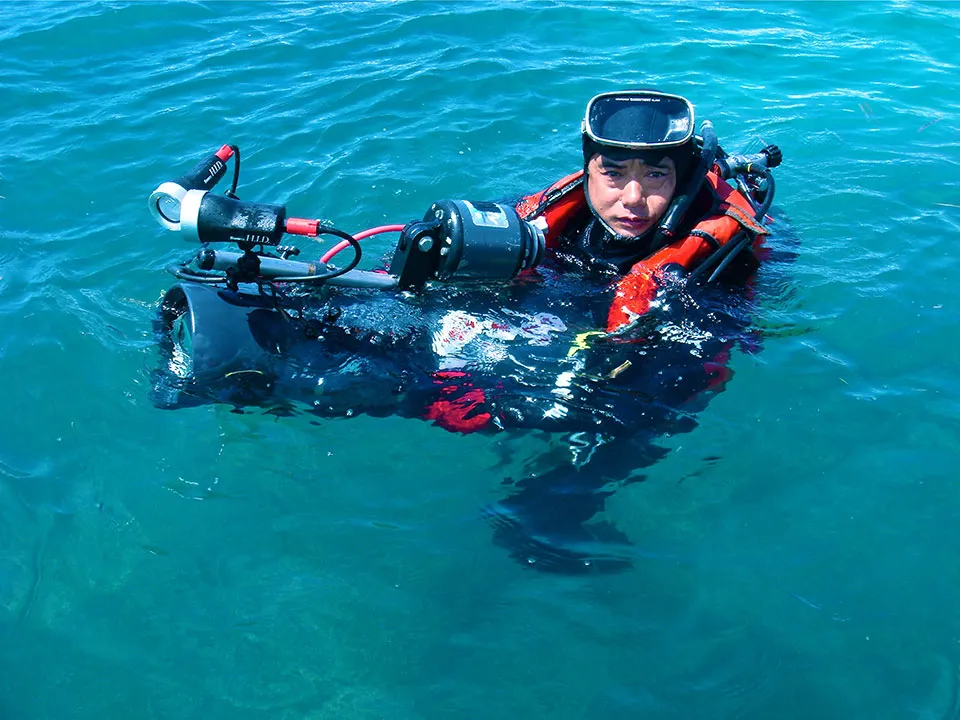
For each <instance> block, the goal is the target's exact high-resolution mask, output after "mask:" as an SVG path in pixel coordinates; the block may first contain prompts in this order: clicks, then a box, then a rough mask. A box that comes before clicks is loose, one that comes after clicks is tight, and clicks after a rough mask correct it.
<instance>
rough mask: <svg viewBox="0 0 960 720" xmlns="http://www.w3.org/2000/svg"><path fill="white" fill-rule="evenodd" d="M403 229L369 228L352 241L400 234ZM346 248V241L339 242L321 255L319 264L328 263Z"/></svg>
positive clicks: (355, 236) (347, 244)
mask: <svg viewBox="0 0 960 720" xmlns="http://www.w3.org/2000/svg"><path fill="white" fill-rule="evenodd" d="M403 228H404V226H403V225H381V226H379V227H375V228H370V229H369V230H364V231H363V232H361V233H357V234H356V235H354V236H353V239H354V240H363V239H364V238H368V237H370V236H371V235H380V234H382V233H388V232H400V231H401V230H403ZM348 247H350V243H349V242H347V241H346V240H341V241H340V242H338V243H337V244H336V245H334V246H333V247H332V248H330V249H329V250H327V251H326V252H325V253H324V254H323V255H321V256H320V262H322V263H324V264H326V263H328V262H330V259H331V258H332V257H333V256H334V255H336V254H337V253H338V252H340V251H341V250H344V249H345V248H348Z"/></svg>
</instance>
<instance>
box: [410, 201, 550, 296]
mask: <svg viewBox="0 0 960 720" xmlns="http://www.w3.org/2000/svg"><path fill="white" fill-rule="evenodd" d="M429 220H437V221H439V222H440V223H441V227H442V232H441V237H440V239H439V240H440V249H439V260H438V265H437V269H436V277H437V279H439V280H458V279H463V280H489V279H500V278H502V279H509V278H512V277H514V276H515V275H517V274H518V273H520V272H521V271H523V270H527V269H529V268H532V267H534V266H536V265H537V264H538V263H539V262H540V260H541V259H542V258H543V251H544V238H543V234H542V233H541V232H540V231H539V230H538V229H537V228H535V227H534V226H533V225H531V224H530V223H528V222H526V221H524V220H521V219H520V216H519V215H517V212H516V210H514V209H513V208H512V207H510V206H509V205H501V204H500V203H493V202H472V201H469V200H441V201H440V202H436V203H434V204H433V205H431V206H430V209H429V210H428V211H427V213H426V215H425V216H424V221H429Z"/></svg>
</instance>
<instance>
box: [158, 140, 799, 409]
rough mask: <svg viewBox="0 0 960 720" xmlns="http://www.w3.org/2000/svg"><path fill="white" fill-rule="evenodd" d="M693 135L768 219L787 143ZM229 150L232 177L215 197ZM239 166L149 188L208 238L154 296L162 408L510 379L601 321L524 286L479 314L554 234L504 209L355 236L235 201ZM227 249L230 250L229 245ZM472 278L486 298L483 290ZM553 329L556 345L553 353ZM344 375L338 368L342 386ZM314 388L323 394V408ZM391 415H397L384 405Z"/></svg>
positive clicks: (233, 154) (345, 401)
mask: <svg viewBox="0 0 960 720" xmlns="http://www.w3.org/2000/svg"><path fill="white" fill-rule="evenodd" d="M697 140H698V145H699V147H700V148H701V157H702V161H701V165H703V166H706V167H716V168H718V169H719V171H720V172H721V174H722V176H723V177H724V178H727V179H730V180H731V181H732V182H735V183H736V184H737V186H738V187H739V189H740V190H741V192H743V193H744V194H745V196H746V197H748V198H749V200H750V202H751V204H752V205H753V206H754V209H755V210H756V216H757V218H762V217H763V216H764V215H765V213H766V212H767V210H768V209H769V207H770V204H771V202H772V199H773V194H774V184H773V176H772V174H771V173H770V169H771V168H772V167H775V166H776V165H777V164H779V162H780V154H779V150H778V149H776V148H775V147H774V146H768V147H767V148H764V150H763V151H761V152H760V153H758V154H755V155H740V156H737V155H731V156H727V155H726V154H725V153H723V151H722V150H720V149H719V148H718V146H717V144H716V136H715V135H714V134H713V131H712V126H711V125H709V123H708V122H704V124H703V126H702V136H698V138H697ZM231 160H232V162H233V180H232V183H231V187H230V189H229V190H227V191H226V192H225V193H223V194H222V195H221V194H215V193H214V192H213V190H214V188H215V187H216V186H217V184H218V183H219V182H220V181H221V180H222V179H223V178H224V177H225V176H226V174H227V171H228V167H229V163H230V161H231ZM239 172H240V151H239V148H237V147H236V146H234V145H223V146H222V147H221V148H219V149H218V150H217V151H216V152H215V153H212V154H211V155H210V156H208V157H207V158H205V159H203V160H202V161H200V162H199V163H198V164H197V165H196V166H195V167H194V168H193V169H192V170H191V171H190V172H188V173H186V174H185V175H183V176H182V177H180V178H178V179H176V180H174V181H168V182H164V183H162V184H161V185H160V186H159V187H157V189H156V190H155V191H154V192H153V193H152V194H151V195H150V198H149V208H150V211H151V213H152V214H153V216H154V218H155V219H156V220H157V221H158V223H159V224H160V225H161V226H162V227H164V228H165V229H167V230H170V231H174V232H179V233H180V234H181V235H182V236H183V237H184V238H185V239H187V240H189V241H193V242H196V243H198V244H199V245H200V249H199V251H198V252H197V253H196V254H195V255H194V256H193V257H191V258H190V259H189V260H188V261H187V262H184V263H182V264H180V265H177V266H174V267H171V268H169V270H170V272H171V273H172V274H173V275H174V276H175V277H176V278H177V280H178V282H177V283H176V284H175V285H174V286H173V287H172V288H170V289H169V290H168V291H167V292H166V293H165V294H164V296H163V298H162V300H161V304H160V312H159V316H158V326H157V330H158V335H159V344H160V349H161V354H162V356H163V357H162V363H161V369H160V371H159V376H158V378H157V382H156V383H155V386H154V392H153V394H154V402H155V403H156V404H158V405H159V406H161V407H171V408H173V407H181V406H188V405H195V404H199V403H204V402H210V401H223V402H229V403H234V404H264V403H266V402H269V398H270V397H274V396H277V395H280V396H284V395H287V396H292V397H293V398H294V399H304V400H305V401H307V402H309V403H310V404H311V405H313V406H318V405H323V406H324V408H323V409H324V410H325V411H326V412H328V413H330V414H333V415H337V414H340V413H341V412H343V413H345V414H351V412H352V410H351V408H353V407H355V406H357V404H358V403H357V401H356V399H355V398H353V397H351V395H352V394H353V393H354V390H353V389H352V388H354V387H355V385H356V383H353V384H352V385H351V383H349V382H347V381H345V380H344V377H343V376H344V373H345V371H346V372H347V374H349V373H350V372H352V373H353V374H354V380H357V379H358V378H359V377H360V376H364V379H363V387H364V389H365V390H367V391H369V394H370V395H373V394H376V393H377V392H379V391H380V390H382V391H383V392H384V393H385V394H386V395H388V396H389V395H393V396H396V395H398V394H399V393H400V391H399V390H398V389H397V388H398V387H399V386H403V385H404V384H409V383H410V380H409V374H410V367H413V368H416V371H415V372H419V373H420V374H421V375H422V376H423V378H425V379H423V378H421V380H422V382H421V384H424V385H426V386H427V387H428V389H430V387H429V386H430V385H431V383H432V382H433V381H434V380H433V379H434V378H435V377H436V375H437V373H448V372H451V371H458V370H461V369H462V368H464V367H465V366H470V367H471V368H472V369H474V370H475V369H476V368H477V367H481V368H483V369H486V370H487V371H489V372H492V373H493V374H495V375H499V376H501V377H502V376H503V375H505V374H507V371H506V370H505V369H504V368H503V367H495V366H496V363H497V361H499V360H501V359H502V358H503V356H504V354H507V355H509V356H510V357H511V358H512V360H513V361H514V362H515V365H514V366H512V367H513V368H514V369H515V368H516V367H524V366H526V365H527V363H526V361H525V360H524V358H523V357H522V352H518V347H528V348H531V352H532V353H534V354H536V356H537V357H536V359H537V360H540V361H542V360H543V359H544V358H545V357H547V359H548V360H551V359H552V360H553V361H555V362H557V363H559V364H560V365H563V364H564V362H565V358H566V357H568V356H569V354H570V352H569V347H570V340H569V338H568V339H567V340H566V341H559V336H561V335H563V334H567V335H570V334H575V335H576V334H577V331H578V330H585V329H587V328H590V327H592V328H593V329H595V327H596V325H595V323H593V322H592V319H591V318H587V317H568V316H567V315H566V310H567V309H568V307H569V305H568V303H566V302H565V301H562V302H560V301H558V302H555V301H545V302H544V303H541V304H540V305H538V304H537V301H536V300H534V301H533V302H531V298H530V296H529V293H521V294H522V295H523V302H522V304H518V305H517V306H515V307H504V308H501V309H500V311H499V312H498V313H495V314H493V315H485V314H484V313H483V312H482V311H479V312H478V311H477V302H481V303H482V302H483V300H482V298H484V297H486V298H488V299H489V298H492V297H495V298H497V300H500V299H501V298H502V294H501V293H499V292H498V289H499V288H501V287H503V286H504V285H507V286H511V285H518V286H520V287H523V285H524V283H523V282H522V278H523V276H525V275H526V274H527V273H526V271H529V270H532V269H534V268H538V267H540V266H541V263H542V262H543V260H544V258H545V256H546V255H547V253H546V252H545V250H546V243H545V239H544V229H545V228H544V227H543V226H542V225H540V224H539V223H538V221H537V220H534V221H532V222H528V221H527V220H524V219H522V218H521V217H520V216H519V215H518V213H517V210H516V209H515V208H514V207H513V206H512V205H510V204H505V203H495V202H473V201H467V200H443V201H439V202H436V203H434V204H432V205H431V206H430V207H429V208H428V210H427V212H426V213H425V215H424V217H423V218H422V219H421V220H417V221H412V222H408V223H406V224H405V225H386V226H380V227H376V228H371V229H370V230H367V231H364V232H362V233H358V234H356V235H352V234H350V233H347V232H345V231H342V230H339V229H337V228H335V227H332V226H330V225H327V224H325V223H323V222H321V221H319V220H315V219H305V218H296V217H290V216H288V214H287V210H286V207H285V206H283V205H276V204H268V203H259V202H249V201H243V200H240V199H239V198H238V197H237V194H236V190H237V185H238V180H239ZM702 180H703V177H702V175H701V176H700V177H699V181H700V182H701V183H702ZM692 182H693V181H692ZM698 188H699V185H696V187H693V186H689V187H685V188H683V189H682V191H681V192H680V193H678V200H677V201H676V202H675V204H674V206H673V207H672V208H671V209H670V211H669V212H668V213H667V215H666V216H665V218H664V221H663V224H662V225H661V227H660V228H659V234H660V235H661V236H664V237H668V238H669V237H670V236H671V233H672V232H673V231H674V230H675V227H676V224H677V222H678V220H679V218H680V217H682V213H683V210H685V209H686V208H685V207H682V205H683V204H684V203H686V206H689V203H690V200H691V199H692V197H693V196H694V195H695V194H696V189H698ZM671 224H672V225H671ZM388 232H392V233H396V232H399V239H398V241H397V244H396V247H395V249H394V251H393V255H392V259H391V261H390V263H389V267H388V268H387V269H386V270H385V271H369V270H362V269H359V268H358V266H359V264H360V262H361V259H362V254H363V253H362V248H361V245H360V242H361V241H362V240H364V239H366V238H367V237H371V236H374V235H378V234H382V233H388ZM286 236H301V237H311V238H319V237H322V236H331V237H333V238H335V239H337V240H338V241H339V242H338V243H337V244H336V246H335V247H333V248H332V249H331V250H328V251H327V252H326V253H324V254H323V255H322V256H321V257H320V258H319V259H317V260H316V261H313V262H308V261H303V260H301V259H299V255H300V252H301V251H300V250H299V249H298V248H297V247H296V246H295V245H284V244H282V243H283V242H284V239H285V237H286ZM224 245H233V246H234V248H232V249H221V247H222V246H224ZM724 250H725V252H723V253H721V252H719V251H718V252H717V253H716V255H717V257H716V259H715V261H714V262H712V263H704V266H707V265H710V266H711V268H712V274H711V275H710V279H713V278H715V277H716V276H717V274H718V273H719V272H721V271H722V269H723V268H724V267H725V266H726V265H727V264H728V263H730V261H731V260H732V259H733V257H734V256H735V255H736V254H737V253H740V252H743V251H744V250H746V252H748V253H749V248H746V247H745V244H744V243H740V245H739V247H726V248H725V249H724ZM344 251H347V252H350V253H351V255H350V256H349V260H348V261H347V262H346V263H344V264H342V265H341V264H335V263H334V262H333V258H334V256H336V255H337V254H339V253H341V252H344ZM541 269H542V268H541ZM518 276H520V278H518ZM699 279H700V280H704V279H707V278H706V277H700V278H699ZM511 281H512V282H511ZM451 288H469V289H470V291H469V293H468V294H473V295H475V296H479V297H480V298H481V300H477V297H473V298H472V299H471V300H469V301H466V305H465V306H464V307H462V308H461V307H456V306H454V307H452V308H451V303H450V299H451V297H454V298H455V299H460V298H463V297H465V295H466V294H461V293H458V292H453V293H451V292H450V289H451ZM477 288H484V289H486V294H485V293H484V292H480V293H475V292H473V291H474V290H476V289H477ZM491 288H492V290H491ZM454 305H456V303H454ZM478 318H482V319H480V320H478ZM391 325H392V327H391V328H390V329H388V330H387V331H384V328H385V327H386V326H391ZM568 331H569V332H568ZM478 333H479V334H480V335H484V334H485V338H486V339H487V340H491V341H492V342H487V343H481V347H482V348H483V352H485V353H486V354H485V355H482V356H480V357H478V356H476V355H473V356H471V355H469V353H468V352H466V351H465V350H464V345H465V344H466V343H469V341H470V340H471V339H473V338H475V337H477V335H478ZM578 337H579V335H578ZM464 338H466V341H465V340H464ZM518 338H520V339H521V340H522V341H523V342H522V343H521V344H520V345H518V344H517V343H516V340H517V339H518ZM555 339H556V340H558V342H556V343H554V344H555V345H556V346H557V351H556V352H554V353H553V355H552V356H549V354H547V355H544V347H545V346H547V345H550V343H551V341H552V340H555ZM373 359H375V360H373ZM365 360H371V364H365V363H364V361H365ZM358 362H359V365H358ZM404 365H406V366H409V367H404ZM559 370H560V372H559V375H558V377H559V376H562V375H563V368H562V367H561V368H559ZM554 374H555V375H556V374H557V373H554ZM372 375H383V376H384V377H383V378H380V379H381V380H382V381H383V383H384V387H383V388H379V390H378V389H377V387H376V383H377V378H374V377H372ZM334 376H340V377H339V379H340V381H341V391H340V392H339V394H338V392H337V389H336V386H337V379H336V378H335V377H334ZM413 385H417V382H416V381H414V382H413ZM320 387H324V391H323V393H324V396H323V399H322V401H321V402H319V403H318V401H317V400H316V397H317V393H318V389H317V388H320ZM378 402H379V401H377V400H372V401H371V403H370V405H372V406H374V407H376V406H377V405H378ZM361 404H362V403H361ZM548 411H549V409H548ZM374 412H375V411H374ZM383 412H384V413H387V412H390V410H389V408H388V407H386V406H384V408H383Z"/></svg>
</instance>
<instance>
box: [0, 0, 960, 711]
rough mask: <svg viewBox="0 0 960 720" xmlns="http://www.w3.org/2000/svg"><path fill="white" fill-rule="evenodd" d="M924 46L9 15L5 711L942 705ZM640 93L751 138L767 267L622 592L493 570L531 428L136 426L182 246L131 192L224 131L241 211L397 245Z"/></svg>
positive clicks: (2, 109) (626, 515) (640, 490)
mask: <svg viewBox="0 0 960 720" xmlns="http://www.w3.org/2000/svg"><path fill="white" fill-rule="evenodd" d="M958 35H960V5H956V4H947V3H942V4H938V3H896V4H881V3H814V2H804V3H792V4H786V3H767V4H746V3H723V4H716V5H708V4H701V3H679V4H674V5H668V4H659V3H654V4H626V3H588V2H578V3H519V2H460V3H453V2H449V3H433V2H344V3H325V4H312V3H306V4H284V5H274V4H267V3H205V4H201V3H170V4H152V3H139V2H138V3H120V2H113V3H105V4H93V3H86V2H81V3H19V2H10V3H6V4H5V5H4V6H3V7H2V9H0V98H2V99H3V101H2V102H0V139H2V142H0V379H2V381H3V387H4V392H3V401H2V404H3V413H2V417H3V432H2V434H0V718H11V719H13V718H16V719H18V720H21V719H33V718H145V717H155V718H204V720H210V719H212V718H231V719H234V718H284V719H286V718H398V719H400V718H402V719H405V720H406V719H413V718H417V719H419V718H423V719H430V718H520V717H524V718H541V717H543V718H551V719H552V720H565V719H567V718H584V717H597V718H638V717H644V718H647V717H649V718H727V717H731V718H732V717H736V718H774V717H776V718H812V717H815V718H841V717H842V718H847V717H857V718H859V717H863V718H866V717H869V718H955V717H960V565H958V562H957V550H958V549H960V539H958V530H957V528H958V519H960V493H958V490H957V471H956V468H957V467H958V466H960V450H958V428H960V425H958V420H960V382H958V380H957V368H958V363H960V351H958V349H957V342H956V340H957V333H956V329H955V323H956V319H957V317H958V308H960V289H958V288H960V285H958V283H957V282H956V278H957V274H958V263H957V257H958V255H960V250H958V247H957V242H956V241H957V238H958V233H960V142H958V137H960V51H958V50H957V45H956V42H957V40H956V38H957V37H958ZM639 85H657V86H659V87H661V88H663V89H665V90H670V91H674V92H678V93H681V94H684V95H687V96H688V97H690V98H691V99H692V100H693V102H694V103H695V104H696V106H697V109H698V113H699V115H700V116H701V117H709V118H711V119H712V120H713V121H714V124H715V126H716V128H717V131H718V134H719V136H720V139H721V142H722V144H723V145H724V147H726V148H727V149H729V150H739V149H742V148H754V149H755V148H757V147H759V145H760V142H761V140H762V141H763V142H775V143H777V144H779V145H780V146H781V147H782V148H783V151H784V155H785V157H786V160H785V162H784V164H783V166H782V167H781V168H780V169H779V170H778V173H777V179H778V195H777V203H776V207H777V210H776V213H777V215H778V218H779V219H780V222H781V224H782V226H784V227H789V228H790V232H791V233H792V234H793V235H796V236H797V237H798V238H799V242H800V254H799V257H798V259H797V260H796V262H794V263H793V265H792V266H791V267H790V268H789V277H787V278H785V279H784V278H773V279H771V278H769V277H768V278H763V277H761V282H760V285H761V286H763V285H764V283H765V282H766V285H767V286H776V287H778V288H779V291H778V292H777V293H772V294H771V295H770V296H769V297H768V298H766V299H764V298H762V297H761V298H760V302H759V307H758V311H757V314H756V318H755V322H756V324H757V326H758V327H759V328H761V329H762V330H763V331H764V334H765V341H764V349H763V352H761V353H759V354H757V355H747V354H743V353H740V354H736V355H734V357H733V359H732V361H731V367H732V369H733V370H734V371H735V377H734V378H733V380H732V381H731V382H730V383H729V385H728V387H727V389H726V391H725V392H723V393H722V394H720V395H719V396H717V397H716V398H715V399H714V400H713V401H712V402H711V404H710V405H709V406H708V407H707V409H706V410H704V411H703V412H702V413H700V415H699V418H698V420H699V426H698V427H697V428H696V429H695V430H694V431H692V432H690V433H687V434H684V435H678V436H676V437H667V438H663V439H662V441H661V444H662V445H664V446H665V447H667V448H669V450H670V453H669V455H667V457H666V458H665V459H664V460H663V461H661V462H660V463H658V464H657V465H655V466H654V467H653V468H650V470H649V471H648V472H647V475H648V480H647V482H644V483H638V484H633V485H629V486H627V487H624V488H622V489H620V490H619V491H618V492H617V494H616V495H615V496H614V497H613V498H612V499H611V500H610V501H609V502H608V507H607V513H606V516H607V517H608V518H609V519H610V520H612V521H615V522H616V524H617V525H618V526H619V527H621V528H623V529H624V530H625V531H627V532H628V534H629V535H630V537H631V538H632V539H633V541H634V543H635V544H636V546H637V550H638V556H639V558H640V561H639V562H638V563H637V564H636V567H635V568H634V569H633V570H631V571H628V572H624V573H619V574H615V575H585V576H580V577H563V576H550V575H544V574H541V573H537V572H534V571H531V570H530V569H529V568H524V567H522V566H520V565H517V564H516V563H514V562H513V561H511V560H510V559H509V558H508V557H507V555H506V553H504V552H503V551H502V550H501V549H499V548H497V547H495V546H494V545H493V544H492V543H491V541H490V529H489V527H488V526H487V524H486V523H485V522H484V521H483V519H482V518H481V517H480V513H479V512H478V509H479V508H481V507H482V506H483V505H484V504H486V503H488V502H491V501H492V500H495V499H496V498H498V497H499V494H500V492H501V488H500V483H501V481H502V479H503V478H504V477H507V476H514V475H517V474H521V473H522V472H523V469H524V468H525V467H526V466H527V464H528V463H530V462H531V461H532V460H533V459H535V458H537V457H540V456H542V455H543V454H545V453H548V452H551V451H552V450H554V448H552V447H551V444H550V440H549V439H546V438H542V437H539V436H537V437H528V436H524V435H509V434H506V435H499V436H496V437H493V438H484V437H478V436H458V435H453V434H449V433H445V432H443V431H441V430H439V429H437V428H434V427H432V426H430V425H428V424H427V423H424V422H419V421H416V420H402V419H396V418H387V419H377V418H370V417H363V416H360V417H354V418H350V419H342V420H333V421H322V422H319V423H318V422H316V421H311V419H310V418H307V417H304V416H298V415H295V416H293V417H276V416H275V415H272V414H262V413H259V412H249V413H246V414H242V415H238V414H235V413H231V412H230V411H229V408H226V407H217V406H206V407H201V408H195V409H190V410H182V411H176V412H169V411H161V410H158V409H156V408H154V406H153V405H152V403H151V402H150V401H149V398H148V391H149V387H150V371H151V369H152V367H153V366H154V364H155V361H156V356H155V353H154V349H153V336H152V334H151V320H152V318H153V312H154V307H155V304H156V302H157V300H158V298H159V297H160V295H161V293H162V292H163V291H164V289H165V288H167V287H168V286H169V285H170V283H171V278H170V277H169V276H168V275H167V274H166V273H165V272H164V267H165V265H167V264H169V263H170V262H172V261H176V260H181V259H183V258H185V257H186V256H187V255H188V254H189V253H190V252H191V250H192V248H190V247H189V246H187V245H185V244H184V243H183V242H182V241H181V240H180V239H179V238H177V237H176V236H174V235H172V234H170V233H165V232H163V231H162V230H161V229H160V228H159V227H158V226H157V225H156V224H155V223H154V222H153V220H152V219H151V218H150V216H149V214H148V213H147V210H146V202H145V200H146V197H147V195H148V194H149V193H150V191H151V190H153V188H154V187H156V185H157V184H158V183H159V182H160V181H162V180H164V179H167V178H169V177H172V176H175V175H177V174H178V173H179V172H180V171H182V170H184V169H186V168H187V167H189V166H190V165H192V164H193V162H194V161H195V160H196V159H197V158H198V157H200V156H201V155H202V154H204V153H206V152H209V151H210V150H212V149H214V148H216V147H218V146H219V145H220V144H221V143H224V142H229V143H235V144H237V145H239V146H240V147H241V149H242V150H243V173H242V177H241V196H242V197H245V198H249V199H257V200H263V201H267V202H283V203H287V204H288V207H289V208H290V211H291V214H293V215H299V216H306V217H320V218H326V219H330V220H332V221H333V222H335V223H336V225H337V226H338V227H343V228H345V229H349V230H359V229H362V228H366V227H370V226H372V225H376V224H380V223H383V222H404V221H406V220H408V219H410V218H413V217H418V216H420V215H421V214H422V213H423V211H424V210H425V209H426V207H427V206H429V204H430V203H431V202H433V201H434V200H437V199H439V198H441V197H463V198H476V199H486V198H496V197H504V196H509V195H518V194H520V193H522V192H524V191H530V190H532V189H537V188H540V187H542V186H544V185H545V184H547V183H549V182H550V181H552V180H553V179H556V178H558V177H560V176H562V175H564V174H566V173H568V172H570V171H572V170H574V169H576V167H577V165H578V163H579V152H580V151H579V141H578V135H577V133H578V129H579V119H580V116H581V113H582V109H583V106H584V103H585V101H586V100H587V98H588V97H590V96H591V95H592V94H595V93H597V92H600V91H603V90H607V89H614V88H618V87H625V86H639ZM377 242H378V241H373V243H372V244H371V245H370V246H369V247H371V248H373V254H374V255H376V254H377V252H378V251H386V249H387V248H388V244H389V242H390V240H388V239H384V240H383V241H382V243H381V245H380V246H378V245H377Z"/></svg>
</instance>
